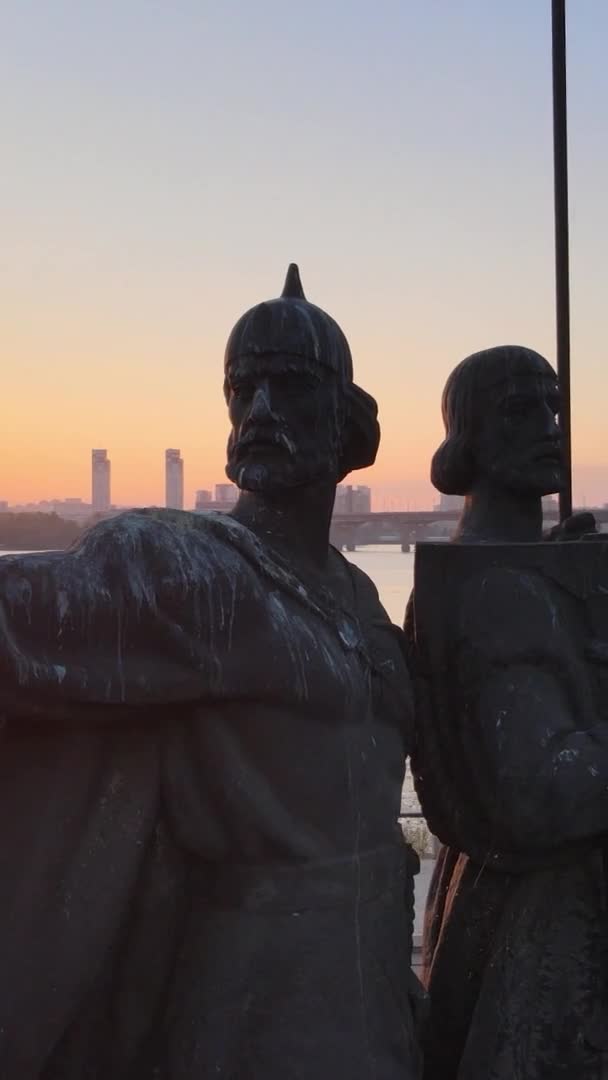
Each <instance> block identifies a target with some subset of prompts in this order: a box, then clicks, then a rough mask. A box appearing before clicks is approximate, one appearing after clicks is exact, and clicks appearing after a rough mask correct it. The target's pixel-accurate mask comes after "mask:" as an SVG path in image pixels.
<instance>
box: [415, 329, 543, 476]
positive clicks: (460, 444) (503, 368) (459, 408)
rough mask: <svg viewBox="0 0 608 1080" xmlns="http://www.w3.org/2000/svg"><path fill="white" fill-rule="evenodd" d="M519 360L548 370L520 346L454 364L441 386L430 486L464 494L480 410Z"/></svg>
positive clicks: (537, 356) (536, 355)
mask: <svg viewBox="0 0 608 1080" xmlns="http://www.w3.org/2000/svg"><path fill="white" fill-rule="evenodd" d="M522 360H525V361H528V362H530V364H531V365H535V366H537V367H540V368H541V369H542V368H547V369H548V370H549V371H552V368H551V366H550V364H549V363H548V361H547V360H545V359H544V357H542V356H541V355H540V354H539V353H537V352H535V351H534V350H533V349H527V348H525V347H524V346H522V345H497V346H495V347H494V348H492V349H484V350H483V351H482V352H477V353H473V354H472V355H471V356H467V357H466V359H465V360H462V361H461V362H460V364H458V365H457V366H456V367H455V368H454V370H453V371H452V373H451V374H450V376H449V377H448V381H447V382H446V384H445V388H444V391H443V395H442V398H441V414H442V417H443V423H444V426H445V439H444V441H443V442H442V444H441V446H440V447H439V449H438V450H436V452H435V454H434V455H433V459H432V461H431V483H432V484H433V486H434V487H436V488H437V490H438V491H441V492H442V493H443V494H444V495H468V494H469V492H470V491H471V488H472V487H473V484H474V483H475V479H476V471H477V466H476V462H475V453H474V445H475V437H476V434H477V429H478V426H479V420H480V417H481V410H482V409H483V408H484V405H487V402H488V397H487V392H488V390H489V389H491V387H493V386H496V385H497V384H499V383H501V382H504V381H505V380H506V379H508V378H509V376H510V375H511V373H512V371H513V368H514V367H516V365H518V364H519V365H521V362H522Z"/></svg>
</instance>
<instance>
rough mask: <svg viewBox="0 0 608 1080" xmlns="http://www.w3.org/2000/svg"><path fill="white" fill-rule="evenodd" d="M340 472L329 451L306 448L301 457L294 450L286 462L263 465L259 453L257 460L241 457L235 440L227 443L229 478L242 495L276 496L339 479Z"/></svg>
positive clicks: (270, 462)
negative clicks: (294, 489)
mask: <svg viewBox="0 0 608 1080" xmlns="http://www.w3.org/2000/svg"><path fill="white" fill-rule="evenodd" d="M337 471H338V470H337V455H335V454H334V453H329V452H328V450H327V448H326V449H325V452H322V451H320V450H319V449H317V448H316V447H315V448H312V447H307V448H306V450H305V451H303V452H300V453H298V452H297V451H296V450H295V448H294V451H293V453H292V454H290V455H289V456H287V455H285V458H280V457H277V458H276V459H275V460H269V461H264V460H262V459H261V456H260V455H259V453H258V454H257V455H256V456H255V457H248V456H242V455H240V454H239V453H238V450H237V448H236V447H235V446H234V443H233V440H232V436H231V437H230V439H229V440H228V460H227V464H226V475H227V477H228V478H229V479H230V480H232V482H233V483H234V484H236V486H237V487H238V488H239V489H240V490H241V491H255V492H259V493H261V494H268V495H276V494H280V493H281V492H282V491H290V490H292V489H293V488H298V487H304V486H306V485H308V484H314V483H316V482H317V481H320V480H325V479H326V478H327V477H328V476H331V475H334V476H337Z"/></svg>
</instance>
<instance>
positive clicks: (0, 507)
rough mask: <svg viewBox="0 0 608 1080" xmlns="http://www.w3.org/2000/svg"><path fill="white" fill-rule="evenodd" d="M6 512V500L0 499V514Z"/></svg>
mask: <svg viewBox="0 0 608 1080" xmlns="http://www.w3.org/2000/svg"><path fill="white" fill-rule="evenodd" d="M7 510H8V502H7V501H6V499H0V514H6V512H7Z"/></svg>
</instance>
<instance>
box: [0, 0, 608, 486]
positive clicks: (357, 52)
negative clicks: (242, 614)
mask: <svg viewBox="0 0 608 1080" xmlns="http://www.w3.org/2000/svg"><path fill="white" fill-rule="evenodd" d="M550 7H551V5H550V2H549V0H510V2H509V3H508V4H505V3H503V2H499V0H458V2H456V0H399V2H397V0H376V2H375V3H371V2H368V3H362V2H359V0H348V2H347V0H325V3H321V2H319V0H307V2H306V3H303V4H300V5H297V6H296V5H287V4H285V3H278V2H275V0H257V2H253V0H251V2H246V0H224V2H222V3H219V2H218V3H213V4H212V3H209V2H207V0H198V2H194V0H173V2H172V3H160V2H157V0H148V2H146V3H144V2H142V0H121V2H117V0H105V2H101V0H95V2H92V0H88V2H87V0H80V2H76V0H53V2H50V0H49V2H42V0H38V2H32V0H20V2H17V0H4V3H2V4H0V35H1V39H2V43H3V63H2V65H1V67H0V102H1V103H0V119H1V130H2V133H3V150H4V154H3V167H2V175H1V176H0V185H1V187H0V190H1V191H2V209H1V211H0V213H1V215H2V220H1V223H2V237H3V243H2V258H1V261H0V275H1V281H0V284H1V288H2V297H3V301H4V303H5V304H6V312H7V320H6V326H7V335H6V350H5V348H3V353H4V352H5V351H6V355H7V358H8V365H7V371H8V383H7V384H5V385H6V386H7V390H8V393H9V396H10V401H11V419H10V420H9V422H8V425H7V427H6V428H5V431H4V433H3V434H2V435H0V451H2V454H1V455H0V457H1V458H3V464H2V465H1V466H0V498H1V497H9V498H14V497H16V493H17V490H18V489H19V490H21V489H22V490H23V493H24V495H27V496H28V497H32V498H33V497H38V496H40V497H44V496H51V495H53V494H83V495H86V494H87V484H88V451H89V448H90V446H92V445H100V446H108V448H109V450H110V454H111V456H112V460H113V462H114V478H115V480H114V484H115V487H114V495H115V498H116V499H118V500H119V501H130V500H137V501H140V500H141V501H150V500H152V499H154V498H156V497H158V496H157V494H156V493H157V492H158V493H160V489H161V482H162V468H161V465H162V462H161V458H162V451H163V449H164V447H165V446H169V445H177V446H181V448H182V451H183V453H184V456H185V458H186V464H187V490H188V492H189V493H191V491H192V490H193V489H194V488H196V487H202V486H209V485H210V484H211V483H212V482H213V481H214V480H220V479H221V478H222V477H221V469H222V461H223V447H224V439H225V429H226V421H225V415H224V411H223V403H222V399H221V356H222V351H223V345H224V341H225V338H226V336H227V334H228V331H229V329H230V326H231V324H232V322H233V321H234V320H235V319H236V317H237V316H238V315H239V314H240V312H241V311H242V310H243V309H244V308H245V307H248V306H250V305H251V304H252V303H254V302H256V301H257V300H259V299H262V298H265V297H266V296H268V295H276V293H277V292H279V291H280V288H281V284H282V278H283V275H284V270H285V266H286V264H287V262H288V261H290V260H296V261H298V262H299V263H300V266H301V270H302V276H303V280H304V286H305V289H306V290H307V292H308V293H309V296H310V298H311V299H313V300H315V301H316V302H318V303H320V304H321V306H325V307H327V308H328V310H330V311H331V312H332V314H334V315H335V316H336V317H337V318H338V319H339V321H340V322H341V323H342V325H343V327H344V329H345V331H346V333H347V335H348V337H349V339H350V340H351V344H352V346H353V352H354V355H355V365H356V373H357V378H358V380H359V381H360V382H361V383H362V384H363V385H365V386H366V388H367V389H369V390H371V391H372V392H373V393H374V394H375V395H376V396H377V397H378V400H379V403H380V408H381V419H382V422H383V432H384V436H383V449H382V453H381V456H380V459H379V462H378V465H377V466H376V468H375V470H373V471H372V472H371V473H370V474H367V476H366V477H363V476H362V477H360V479H366V480H368V481H369V482H371V483H372V484H373V485H374V487H375V488H377V491H378V500H379V501H378V505H380V503H381V500H382V499H386V500H388V499H396V500H398V501H400V502H402V503H403V504H405V501H406V500H408V499H409V501H410V502H411V504H414V505H424V504H425V503H428V502H429V501H430V499H431V493H430V489H429V486H428V482H427V479H426V476H427V471H428V468H427V466H428V460H429V457H430V454H431V452H432V450H433V448H434V446H435V444H436V442H437V440H438V438H439V437H440V433H441V429H440V422H439V395H440V392H441V388H442V385H443V382H444V381H445V377H446V376H447V374H448V372H449V370H450V369H451V367H453V366H454V364H455V363H456V362H457V361H458V360H459V359H461V358H462V356H464V355H465V354H466V353H467V352H470V351H473V350H474V349H477V348H481V347H485V346H487V345H490V344H493V343H502V342H504V341H514V342H521V343H525V344H529V345H531V346H533V347H536V348H538V349H540V350H541V351H544V352H545V353H546V355H548V356H549V358H550V359H553V355H554V313H553V290H554V284H553V232H552V229H553V205H552V144H551V64H550V43H551V33H550ZM568 8H569V19H568V35H569V36H568V45H569V110H570V116H569V119H570V159H571V211H572V225H571V228H572V248H571V252H572V294H573V386H574V391H575V411H574V420H575V457H576V462H577V466H578V469H577V485H576V489H577V490H576V494H577V495H578V497H579V498H582V497H583V496H586V497H587V499H588V501H593V500H594V499H595V498H598V497H599V495H600V494H601V492H602V490H603V489H602V482H603V479H604V476H605V477H606V489H605V498H606V500H607V501H608V468H606V469H604V467H605V466H608V447H607V445H606V443H607V441H608V440H607V438H606V435H605V430H604V429H605V423H604V417H605V413H606V400H607V394H608V378H607V377H606V374H605V370H606V351H605V346H604V318H603V314H604V294H605V292H606V286H607V284H608V273H607V271H606V267H605V254H604V253H605V248H606V242H607V240H608V228H607V224H608V219H607V214H606V202H605V192H606V190H608V139H607V135H608V68H607V65H606V62H605V56H606V52H607V50H608V4H607V3H606V0H570V2H569V5H568ZM3 306H4V305H3ZM2 322H4V319H3V320H2ZM0 333H1V331H0ZM37 440H39V441H41V442H42V443H43V444H44V448H43V450H41V451H36V450H35V449H34V443H35V442H36V441H37ZM3 442H5V443H6V445H5V446H2V443H3ZM17 460H19V465H18V466H16V464H15V463H16V461H17ZM355 479H359V478H355ZM3 492H6V493H7V494H6V495H3Z"/></svg>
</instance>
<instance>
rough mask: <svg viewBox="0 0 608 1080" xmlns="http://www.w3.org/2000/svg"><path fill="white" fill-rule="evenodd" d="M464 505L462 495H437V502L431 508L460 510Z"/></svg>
mask: <svg viewBox="0 0 608 1080" xmlns="http://www.w3.org/2000/svg"><path fill="white" fill-rule="evenodd" d="M463 506H464V495H444V494H443V493H442V494H441V495H440V496H439V502H438V503H437V505H436V506H435V507H434V508H433V509H435V510H441V511H446V512H447V511H448V510H462V508H463Z"/></svg>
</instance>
